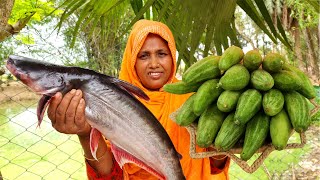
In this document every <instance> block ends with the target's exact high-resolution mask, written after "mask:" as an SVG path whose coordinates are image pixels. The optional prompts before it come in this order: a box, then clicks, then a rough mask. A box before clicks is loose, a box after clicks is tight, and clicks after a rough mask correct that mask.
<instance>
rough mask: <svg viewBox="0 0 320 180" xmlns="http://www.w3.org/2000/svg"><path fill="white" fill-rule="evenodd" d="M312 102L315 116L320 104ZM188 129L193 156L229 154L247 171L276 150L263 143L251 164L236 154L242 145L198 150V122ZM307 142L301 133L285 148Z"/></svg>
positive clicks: (251, 169) (312, 113)
mask: <svg viewBox="0 0 320 180" xmlns="http://www.w3.org/2000/svg"><path fill="white" fill-rule="evenodd" d="M310 102H311V103H312V104H313V105H314V106H315V108H314V109H313V110H311V112H310V113H311V116H313V115H314V114H316V113H317V112H318V110H319V108H320V107H319V105H318V104H316V103H315V102H314V100H311V101H310ZM178 111H179V109H178V110H177V111H176V112H174V113H172V114H171V115H170V118H171V119H172V120H175V117H176V114H177V112H178ZM186 129H187V130H188V132H189V134H190V156H191V158H195V159H198V158H207V157H212V156H216V155H227V156H228V157H230V158H231V159H232V160H233V161H234V162H235V163H237V164H238V165H239V166H240V167H241V168H242V169H243V170H244V171H246V172H247V173H253V172H255V171H256V170H257V169H258V168H259V167H260V166H261V165H262V163H263V161H264V160H265V159H266V158H267V157H268V155H269V154H270V153H271V152H272V151H274V150H275V148H274V146H273V145H272V144H271V142H270V143H267V144H265V145H263V146H262V147H261V148H259V149H258V150H257V152H256V153H257V154H259V153H260V155H259V156H258V158H257V159H256V160H255V161H254V162H253V163H252V164H251V165H249V164H248V162H247V161H244V160H242V159H241V158H239V157H238V156H236V154H240V153H241V151H242V147H234V148H232V149H230V150H229V151H226V152H219V151H217V150H215V147H214V145H213V144H212V145H211V146H210V147H211V149H213V150H211V151H207V152H196V130H197V126H196V124H191V125H189V126H186ZM292 133H293V132H292ZM305 144H306V136H305V133H300V143H290V144H287V146H286V147H285V148H284V149H297V148H302V147H303V146H304V145H305Z"/></svg>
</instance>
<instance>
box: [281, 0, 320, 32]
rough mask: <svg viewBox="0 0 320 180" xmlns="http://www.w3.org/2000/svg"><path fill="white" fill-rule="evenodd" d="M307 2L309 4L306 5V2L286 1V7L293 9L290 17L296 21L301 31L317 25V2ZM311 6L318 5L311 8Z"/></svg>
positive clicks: (297, 0)
mask: <svg viewBox="0 0 320 180" xmlns="http://www.w3.org/2000/svg"><path fill="white" fill-rule="evenodd" d="M317 1H318V0H317ZM307 2H310V3H306V0H286V3H287V5H288V6H290V7H292V9H293V11H292V14H291V16H292V17H295V18H297V19H298V21H299V25H300V28H301V29H304V28H306V27H317V26H318V25H319V2H318V3H317V2H315V1H311V0H307ZM313 4H318V5H317V6H313ZM315 7H318V8H317V9H316V8H315Z"/></svg>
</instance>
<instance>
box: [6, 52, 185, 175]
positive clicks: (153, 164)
mask: <svg viewBox="0 0 320 180" xmlns="http://www.w3.org/2000/svg"><path fill="white" fill-rule="evenodd" d="M6 67H7V69H8V70H9V71H10V72H11V73H12V74H13V75H14V76H15V77H17V78H18V79H19V80H21V81H22V82H23V83H24V84H26V85H27V86H29V87H30V88H31V89H32V90H33V91H35V92H37V93H39V94H42V95H43V96H42V98H41V99H40V101H39V104H38V108H37V114H38V120H39V123H38V125H40V123H41V121H42V118H43V114H44V112H45V110H46V107H47V105H48V104H49V102H50V98H51V97H52V96H53V95H54V94H55V93H56V92H62V93H66V92H68V91H70V90H71V89H81V90H82V91H83V97H84V99H85V101H86V108H85V114H86V118H87V119H88V122H89V124H90V125H91V126H92V132H91V138H90V147H91V152H92V154H93V156H94V157H96V154H95V153H96V150H97V146H98V144H97V142H98V141H97V139H95V138H97V137H100V136H96V134H99V133H100V132H101V133H102V134H103V135H104V137H106V138H107V139H108V140H109V141H110V143H111V150H112V152H113V154H114V157H115V159H116V160H117V162H118V163H119V165H120V167H122V166H123V164H125V163H127V162H132V163H135V164H137V165H138V166H140V167H142V168H144V169H146V170H147V171H149V172H150V173H152V174H154V175H155V176H157V177H158V178H159V179H168V180H180V179H185V177H184V175H183V172H182V168H181V165H180V161H179V158H181V156H180V155H179V153H178V152H177V151H176V149H175V148H174V146H173V144H172V142H171V140H170V138H169V136H168V134H167V133H166V131H165V129H164V128H163V127H162V125H161V124H160V123H159V121H158V120H157V119H156V118H155V117H154V115H153V114H152V113H151V112H150V111H149V110H148V109H147V108H146V107H145V106H144V105H143V104H142V103H141V102H140V101H139V100H137V98H136V97H135V96H133V94H135V95H137V96H139V97H141V98H144V99H148V96H147V95H146V94H145V93H144V92H143V91H142V90H140V89H139V88H137V87H135V86H133V85H131V84H129V83H126V82H124V81H121V80H119V79H117V78H114V77H110V76H107V75H103V74H99V73H97V72H95V71H92V70H89V69H83V68H79V67H66V66H59V65H54V64H49V63H45V62H41V61H38V60H34V59H30V58H26V57H21V56H13V55H12V56H9V58H8V60H7V65H6Z"/></svg>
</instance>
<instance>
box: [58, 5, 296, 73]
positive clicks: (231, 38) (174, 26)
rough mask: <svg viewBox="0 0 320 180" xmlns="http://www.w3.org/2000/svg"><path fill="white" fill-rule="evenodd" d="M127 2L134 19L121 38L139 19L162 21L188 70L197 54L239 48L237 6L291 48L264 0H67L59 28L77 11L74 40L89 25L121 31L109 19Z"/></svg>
mask: <svg viewBox="0 0 320 180" xmlns="http://www.w3.org/2000/svg"><path fill="white" fill-rule="evenodd" d="M128 3H130V5H131V7H132V9H133V11H134V12H135V17H134V18H133V19H131V20H130V21H131V22H130V24H129V25H128V26H127V28H124V30H123V31H122V32H121V33H120V34H118V36H119V37H121V36H122V35H124V34H126V33H127V32H128V30H129V29H130V28H131V26H132V25H133V24H134V23H135V22H136V21H137V20H139V19H140V18H145V19H154V20H159V21H162V22H164V23H166V24H167V25H168V26H169V27H170V28H171V30H172V31H173V34H174V36H175V39H176V41H177V50H178V52H179V58H178V64H179V63H180V62H181V60H182V61H183V62H184V63H185V65H186V67H189V66H190V65H191V64H193V63H194V62H196V61H197V59H198V57H195V55H196V54H197V53H196V52H201V56H202V57H203V56H207V55H208V54H214V53H217V54H222V51H223V49H226V48H227V47H229V46H230V45H231V44H233V45H238V46H240V43H239V41H238V38H237V34H236V28H235V25H234V12H235V9H236V6H237V5H238V6H240V7H241V8H242V9H243V10H244V11H245V12H246V13H247V14H248V15H249V16H250V17H251V18H252V19H253V20H254V22H255V23H256V24H257V25H258V26H259V27H260V28H261V29H262V30H263V31H264V32H265V33H266V34H267V35H268V36H269V37H270V39H272V40H273V42H274V43H278V41H277V39H278V40H279V41H281V42H282V43H284V44H286V45H287V46H288V47H289V46H290V45H289V43H288V42H287V41H286V38H285V34H283V33H279V31H277V29H276V28H275V27H274V25H273V23H272V21H271V16H270V15H269V13H268V11H266V7H265V4H264V2H263V1H261V0H254V1H253V0H238V1H236V0H214V1H212V0H202V1H201V2H200V3H199V1H198V0H146V1H143V0H130V2H129V1H124V0H110V1H97V0H89V1H81V0H68V1H64V2H63V3H62V5H61V6H60V7H61V8H64V13H63V15H62V17H61V21H60V23H59V26H60V25H61V24H62V23H63V22H64V21H66V19H68V17H70V16H72V15H73V14H74V13H75V12H76V13H78V14H79V16H78V20H77V23H76V25H75V28H74V33H73V37H74V38H75V37H77V34H78V33H79V32H80V29H86V28H87V27H88V26H89V25H90V27H94V28H97V27H100V28H101V29H104V30H105V31H106V32H108V31H110V30H111V29H110V28H108V27H113V28H116V29H120V27H119V26H116V27H115V26H112V25H111V24H113V20H112V19H116V18H117V17H115V16H112V15H111V17H113V18H110V16H109V15H110V14H109V12H110V11H112V10H113V9H115V8H117V7H119V6H126V5H127V4H128ZM127 7H128V6H127ZM107 19H108V20H109V21H107ZM110 20H111V21H110ZM270 22H271V23H270ZM92 24H93V26H92ZM101 32H102V31H101ZM200 45H202V47H203V48H201V47H200ZM199 47H200V48H199ZM201 56H200V57H201Z"/></svg>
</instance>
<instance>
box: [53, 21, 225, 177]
mask: <svg viewBox="0 0 320 180" xmlns="http://www.w3.org/2000/svg"><path fill="white" fill-rule="evenodd" d="M175 58H176V47H175V41H174V38H173V35H172V33H171V31H170V30H169V28H168V27H167V26H166V25H164V24H163V23H160V22H155V21H149V20H140V21H138V22H137V23H136V24H135V25H134V26H133V29H132V31H131V33H130V36H129V39H128V42H127V46H126V49H125V52H124V57H123V61H122V65H121V71H120V77H119V78H120V79H122V80H125V81H127V82H129V83H131V84H133V85H135V86H137V87H139V88H141V89H142V90H143V91H144V92H145V93H146V94H147V95H148V96H149V98H150V100H149V101H145V100H143V99H139V100H140V101H141V102H142V103H143V104H144V105H145V106H146V107H147V108H148V109H149V110H150V111H151V112H152V113H153V114H154V115H155V117H156V118H157V119H158V120H159V122H160V123H161V124H162V126H163V127H164V128H165V129H166V131H167V133H168V134H169V136H170V138H171V140H172V142H173V144H174V145H175V148H176V150H177V151H178V152H179V153H180V154H181V155H182V159H181V161H180V162H181V165H182V169H183V172H184V175H185V176H186V178H187V179H188V180H189V179H194V180H199V179H228V168H229V164H230V159H229V158H227V157H225V156H222V157H221V156H218V157H213V158H204V159H192V158H191V157H190V155H189V143H190V136H189V133H188V132H187V130H186V129H185V128H183V127H180V126H178V125H177V124H176V123H174V122H173V121H172V120H171V119H170V118H169V115H170V114H171V113H172V112H174V111H176V110H177V108H179V107H180V106H181V105H182V104H183V103H184V102H185V100H186V99H187V98H188V97H189V96H190V94H186V95H174V94H170V93H167V92H164V91H163V90H162V87H163V85H165V84H167V83H173V82H177V81H178V80H177V79H176V78H175V72H176V62H175ZM84 107H85V102H84V99H83V98H82V93H81V91H80V90H72V91H70V92H69V93H67V94H66V95H65V96H64V97H62V95H61V94H60V93H57V94H56V96H55V98H54V100H53V101H52V102H51V103H50V106H49V109H48V116H49V118H50V119H51V121H52V124H53V127H54V128H55V129H56V130H57V131H59V132H62V133H67V134H77V135H78V136H79V140H80V143H81V145H82V147H83V149H84V156H85V158H86V165H87V174H88V178H89V179H99V178H100V179H110V178H115V179H117V178H119V179H121V178H122V176H123V178H124V179H156V177H154V176H152V175H151V174H149V173H148V172H147V171H145V170H144V169H142V168H140V167H138V166H136V165H134V164H125V165H124V167H123V168H122V170H121V169H120V168H119V166H118V164H117V163H115V162H114V160H113V156H112V153H111V152H110V149H109V147H108V146H107V143H106V142H105V141H104V140H103V138H100V142H99V148H98V151H97V157H98V161H96V160H94V159H93V157H92V156H91V152H90V148H89V135H90V130H91V127H90V125H89V124H88V123H87V122H86V119H85V116H84ZM206 150H207V149H205V148H197V152H203V151H206Z"/></svg>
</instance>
